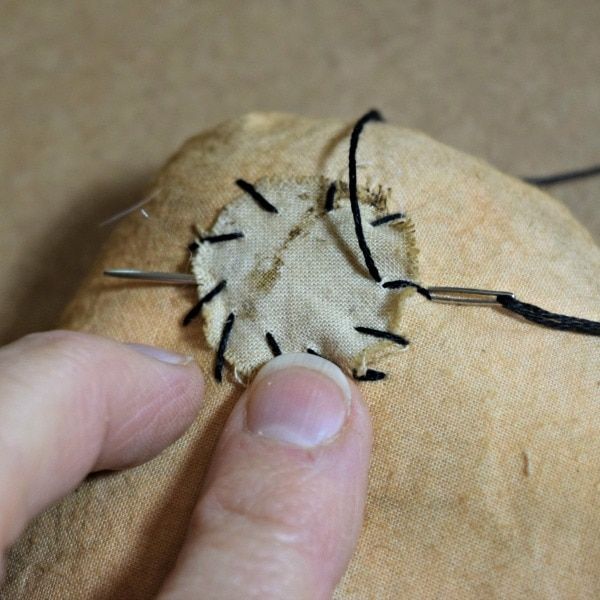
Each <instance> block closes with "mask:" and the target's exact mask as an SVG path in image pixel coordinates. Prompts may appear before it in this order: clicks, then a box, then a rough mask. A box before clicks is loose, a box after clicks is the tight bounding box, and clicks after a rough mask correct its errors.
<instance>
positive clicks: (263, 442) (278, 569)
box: [159, 386, 372, 600]
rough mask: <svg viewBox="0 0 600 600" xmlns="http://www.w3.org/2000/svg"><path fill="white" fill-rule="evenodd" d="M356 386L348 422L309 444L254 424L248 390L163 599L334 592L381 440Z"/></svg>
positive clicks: (227, 429)
mask: <svg viewBox="0 0 600 600" xmlns="http://www.w3.org/2000/svg"><path fill="white" fill-rule="evenodd" d="M351 388H352V396H353V398H352V403H351V408H350V412H349V416H348V418H347V420H346V423H345V425H344V427H343V429H342V431H341V432H340V433H339V434H338V435H337V436H336V437H335V438H334V439H333V440H331V441H329V442H327V443H325V444H323V445H321V446H317V447H315V448H310V449H306V448H301V447H297V446H294V445H290V444H285V443H281V442H277V441H275V440H271V439H268V438H265V437H261V436H259V435H256V434H254V433H251V432H249V431H248V428H247V420H246V409H247V407H246V402H247V399H248V394H247V393H246V394H244V395H243V396H242V398H241V399H240V401H239V402H238V404H237V405H236V407H235V408H234V410H233V413H232V414H231V416H230V418H229V420H228V422H227V425H226V427H225V429H224V431H223V434H222V436H221V439H220V441H219V443H218V445H217V448H216V451H215V455H214V458H213V461H212V465H211V467H210V470H209V473H208V476H207V480H206V482H205V486H204V492H203V494H202V495H201V498H200V500H199V502H198V505H197V506H196V508H195V511H194V513H193V517H192V520H191V524H190V528H189V531H188V536H187V539H186V542H185V544H184V547H183V550H182V553H181V554H180V557H179V560H178V562H177V564H176V567H175V569H174V571H173V573H172V574H171V576H170V577H169V578H168V580H167V581H166V583H165V585H164V587H163V590H162V594H161V595H160V596H159V598H160V599H161V600H165V599H169V600H173V599H186V600H187V599H192V598H206V599H212V598H215V599H216V598H219V599H229V598H231V599H233V598H245V599H246V598H248V599H250V598H261V599H271V598H286V599H290V600H294V599H304V598H306V599H310V600H318V599H321V598H323V599H324V598H330V597H331V594H332V592H333V589H334V587H335V585H336V584H337V582H338V581H339V579H340V577H341V576H342V574H343V572H344V570H345V568H346V566H347V563H348V561H349V559H350V557H351V555H352V552H353V550H354V546H355V544H356V539H357V536H358V533H359V531H360V527H361V524H362V518H363V510H364V502H365V495H366V487H367V473H368V466H369V459H370V451H371V444H372V432H371V423H370V419H369V415H368V412H367V409H366V407H365V405H364V403H363V401H362V398H361V397H360V393H359V392H358V390H357V389H356V387H355V386H351Z"/></svg>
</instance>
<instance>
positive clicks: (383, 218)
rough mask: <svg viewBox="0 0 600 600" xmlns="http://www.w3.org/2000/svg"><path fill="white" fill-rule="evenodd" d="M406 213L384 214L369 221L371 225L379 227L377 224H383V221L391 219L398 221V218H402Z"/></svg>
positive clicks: (386, 221) (387, 221) (389, 221)
mask: <svg viewBox="0 0 600 600" xmlns="http://www.w3.org/2000/svg"><path fill="white" fill-rule="evenodd" d="M405 216H406V215H405V214H404V213H401V212H397V213H391V214H389V215H385V216H383V217H379V219H375V220H374V221H371V226H372V227H379V225H384V224H385V223H391V222H392V221H398V220H400V219H404V217H405Z"/></svg>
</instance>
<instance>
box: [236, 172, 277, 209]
mask: <svg viewBox="0 0 600 600" xmlns="http://www.w3.org/2000/svg"><path fill="white" fill-rule="evenodd" d="M235 183H236V185H237V186H238V187H239V188H240V189H242V190H244V192H246V193H247V194H250V196H251V197H252V199H253V200H254V201H255V202H256V204H258V205H259V206H260V207H261V208H262V209H263V210H266V211H267V212H270V213H278V212H279V211H278V210H277V209H276V208H275V207H274V206H273V205H272V204H271V203H270V202H269V201H268V200H267V199H266V198H265V197H264V196H263V195H262V194H261V193H260V192H258V191H257V190H256V188H255V187H254V186H253V185H252V184H251V183H248V182H247V181H244V180H243V179H236V180H235Z"/></svg>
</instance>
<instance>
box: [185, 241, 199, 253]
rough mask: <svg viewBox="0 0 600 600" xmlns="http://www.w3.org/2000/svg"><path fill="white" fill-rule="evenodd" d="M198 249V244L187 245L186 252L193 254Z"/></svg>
mask: <svg viewBox="0 0 600 600" xmlns="http://www.w3.org/2000/svg"><path fill="white" fill-rule="evenodd" d="M198 248H200V244H199V243H198V242H192V243H191V244H188V250H189V251H190V252H191V253H192V254H194V252H196V250H198Z"/></svg>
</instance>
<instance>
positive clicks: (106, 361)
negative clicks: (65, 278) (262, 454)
mask: <svg viewBox="0 0 600 600" xmlns="http://www.w3.org/2000/svg"><path fill="white" fill-rule="evenodd" d="M202 390H203V380H202V375H201V374H200V372H199V370H198V369H197V368H195V367H194V366H192V365H188V366H180V365H169V364H165V363H164V362H161V361H159V360H156V359H154V358H151V357H149V356H147V355H143V354H141V353H140V352H136V351H134V350H132V349H131V348H129V347H127V346H126V345H123V344H120V343H118V342H115V341H112V340H109V339H106V338H101V337H98V336H93V335H87V334H82V333H75V332H68V331H53V332H47V333H42V334H33V335H29V336H26V337H24V338H22V339H21V340H19V341H17V342H15V343H13V344H9V345H8V346H5V347H3V348H1V349H0V576H1V574H2V571H1V568H2V564H1V562H2V555H3V551H5V550H6V548H7V547H8V546H9V545H10V544H12V543H13V542H14V541H15V540H16V538H17V537H18V535H19V534H20V533H21V532H22V530H23V529H24V527H25V525H26V523H27V521H28V520H29V519H31V518H32V517H33V516H34V515H35V514H37V513H38V512H40V511H41V510H42V509H43V508H45V507H46V506H48V505H49V504H51V503H52V502H55V501H56V500H58V499H59V498H60V497H61V496H63V495H65V494H66V493H68V492H69V491H70V490H72V489H73V488H75V487H76V486H77V485H78V484H79V483H80V482H81V480H82V479H83V478H84V477H85V476H86V475H87V474H88V473H89V472H91V471H95V470H101V469H120V468H123V467H126V466H130V465H135V464H139V463H141V462H144V461H145V460H148V459H149V458H151V457H152V456H154V455H156V454H157V453H158V452H160V451H161V450H162V449H163V448H165V447H166V446H167V445H169V444H170V443H172V442H173V441H175V440H176V439H177V438H178V437H179V436H180V435H181V434H182V433H183V432H184V431H185V430H186V429H187V427H188V426H189V425H190V424H191V422H192V421H193V419H194V417H195V416H196V414H197V412H198V409H199V406H200V402H201V397H202Z"/></svg>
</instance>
